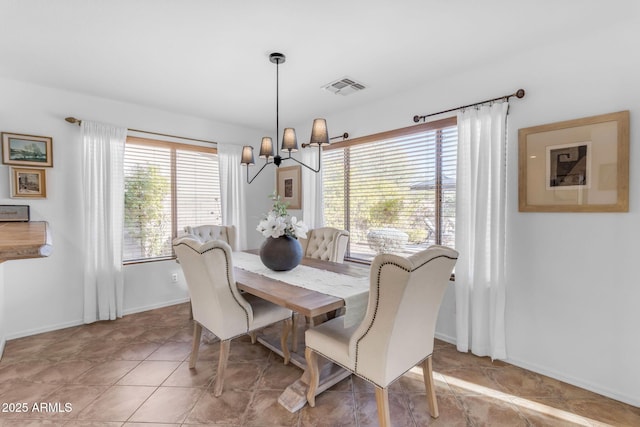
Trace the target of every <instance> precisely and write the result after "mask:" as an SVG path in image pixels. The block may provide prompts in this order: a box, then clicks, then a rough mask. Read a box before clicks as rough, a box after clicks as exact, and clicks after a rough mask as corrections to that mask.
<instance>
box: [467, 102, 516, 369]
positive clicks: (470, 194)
mask: <svg viewBox="0 0 640 427" xmlns="http://www.w3.org/2000/svg"><path fill="white" fill-rule="evenodd" d="M508 108H509V104H508V102H502V103H494V104H491V105H483V106H480V107H477V108H468V109H466V110H464V111H460V112H459V113H458V168H457V188H456V249H457V250H458V251H459V253H460V257H459V258H458V263H457V264H456V268H455V274H456V282H455V290H456V336H457V339H456V341H457V348H458V350H459V351H463V352H467V351H469V350H471V352H472V353H474V354H476V355H478V356H490V357H491V358H492V359H506V357H507V353H506V345H505V286H506V283H505V282H506V280H505V257H506V251H505V246H506V240H505V233H506V150H507V146H506V122H507V110H508Z"/></svg>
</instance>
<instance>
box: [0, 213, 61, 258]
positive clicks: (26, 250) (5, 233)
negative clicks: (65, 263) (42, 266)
mask: <svg viewBox="0 0 640 427" xmlns="http://www.w3.org/2000/svg"><path fill="white" fill-rule="evenodd" d="M52 250H53V246H52V245H51V234H50V233H49V225H48V224H47V223H46V222H45V221H34V222H0V263H2V262H5V261H8V260H12V259H26V258H42V257H47V256H49V255H51V251H52Z"/></svg>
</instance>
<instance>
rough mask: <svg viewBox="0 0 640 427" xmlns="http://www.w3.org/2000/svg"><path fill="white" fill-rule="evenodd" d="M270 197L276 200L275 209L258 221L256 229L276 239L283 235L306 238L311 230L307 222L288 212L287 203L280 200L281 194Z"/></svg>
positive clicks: (265, 235)
mask: <svg viewBox="0 0 640 427" xmlns="http://www.w3.org/2000/svg"><path fill="white" fill-rule="evenodd" d="M270 197H271V199H272V200H273V201H274V204H273V209H272V210H271V211H269V212H268V213H267V215H266V216H265V218H264V219H262V220H261V221H260V222H259V223H258V226H257V227H256V230H257V231H258V232H260V234H262V235H263V236H264V237H272V238H274V239H276V238H278V237H281V236H289V237H293V238H294V239H306V238H307V231H308V230H309V229H308V227H307V226H306V224H305V223H304V222H302V221H298V219H297V218H296V217H295V216H294V217H291V216H290V215H289V214H288V213H287V204H285V203H284V202H281V201H280V196H273V195H272V196H270Z"/></svg>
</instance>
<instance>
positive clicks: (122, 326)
mask: <svg viewBox="0 0 640 427" xmlns="http://www.w3.org/2000/svg"><path fill="white" fill-rule="evenodd" d="M191 326H192V323H191V321H190V320H189V315H188V305H187V304H181V305H177V306H173V307H167V308H162V309H158V310H152V311H148V312H145V313H139V314H134V315H129V316H125V317H124V318H122V319H119V320H117V321H114V322H100V323H95V324H92V325H85V326H79V327H74V328H69V329H64V330H59V331H54V332H49V333H45V334H40V335H35V336H31V337H26V338H21V339H17V340H12V341H9V342H8V343H7V346H6V349H5V354H4V357H3V359H2V361H1V362H0V402H1V403H2V405H3V407H2V408H1V409H2V412H0V426H12V427H14V426H15V427H18V426H40V425H47V426H62V425H64V426H131V427H133V426H146V427H149V426H179V425H185V426H186V425H209V426H256V427H258V426H259V427H263V426H264V427H266V426H327V427H335V426H362V427H364V426H375V425H377V415H376V404H375V397H374V393H373V388H372V387H371V386H370V385H369V384H367V383H365V382H363V381H361V380H359V379H357V378H353V377H352V378H349V379H346V380H344V381H342V382H341V383H339V384H338V385H336V386H334V387H333V388H332V389H330V390H328V391H326V392H324V393H323V394H321V395H320V396H319V397H318V398H317V400H316V407H315V408H310V407H308V406H306V407H305V408H303V409H302V410H301V411H299V412H298V413H295V414H291V413H289V412H288V411H286V410H285V409H283V408H282V407H281V406H280V405H278V403H277V398H278V396H279V395H280V393H281V392H282V391H283V390H284V388H285V387H286V386H287V385H288V384H290V383H291V382H293V381H294V380H296V379H297V378H298V377H299V376H300V374H301V371H300V370H299V369H298V368H296V367H295V366H284V365H283V364H282V359H281V358H280V357H279V356H277V355H274V354H272V353H271V352H270V351H268V350H266V349H265V348H264V347H262V346H261V345H259V344H257V345H252V344H251V343H250V341H249V339H248V338H239V339H237V340H234V341H233V342H232V344H231V355H230V362H229V366H228V369H227V373H226V376H225V389H224V392H223V394H222V396H221V397H219V398H215V397H213V394H212V381H213V378H214V375H215V374H214V372H215V369H214V368H215V363H216V360H217V358H216V356H217V348H218V344H217V343H216V342H214V340H213V338H212V337H211V336H209V337H205V339H204V342H203V344H202V346H201V351H200V359H199V362H198V365H197V369H195V370H189V368H188V366H187V363H188V362H187V359H188V356H189V352H190V340H191ZM434 370H435V372H436V373H435V374H434V375H435V378H436V384H437V393H438V403H439V407H440V417H439V418H438V419H437V420H434V419H431V418H430V417H429V415H428V412H427V404H426V399H425V390H424V385H423V383H422V380H421V373H420V372H419V371H416V372H409V373H407V374H406V375H405V376H404V377H402V378H401V379H400V380H399V381H397V382H396V383H395V384H393V385H392V386H391V388H390V397H389V399H390V404H391V418H392V422H393V425H394V426H396V427H400V426H427V425H434V426H435V425H441V426H573V425H582V426H606V425H611V426H640V408H637V407H633V406H629V405H625V404H623V403H620V402H617V401H615V400H611V399H608V398H605V397H602V396H599V395H597V394H594V393H591V392H588V391H586V390H582V389H579V388H576V387H573V386H570V385H567V384H564V383H561V382H559V381H556V380H554V379H551V378H548V377H545V376H542V375H537V374H534V373H532V372H529V371H526V370H524V369H520V368H517V367H515V366H512V365H508V364H505V363H491V361H490V360H488V359H487V358H478V357H475V356H472V355H468V354H462V353H458V352H457V351H456V350H455V348H454V347H453V346H452V345H450V344H447V343H443V342H440V341H436V349H435V351H434ZM22 403H24V404H26V412H17V411H18V409H20V408H22V407H23V406H22V405H21V404H22ZM42 403H44V404H49V405H48V406H45V407H40V406H35V408H34V405H40V404H42ZM16 404H18V405H17V406H16ZM65 405H66V406H65ZM37 409H41V410H37Z"/></svg>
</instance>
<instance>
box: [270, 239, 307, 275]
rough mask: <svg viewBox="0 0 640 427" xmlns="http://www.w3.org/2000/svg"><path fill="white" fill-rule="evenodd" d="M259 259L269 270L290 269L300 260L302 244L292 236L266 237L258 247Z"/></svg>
mask: <svg viewBox="0 0 640 427" xmlns="http://www.w3.org/2000/svg"><path fill="white" fill-rule="evenodd" d="M260 259H261V260H262V263H263V264H264V265H265V266H266V267H267V268H269V269H271V270H274V271H288V270H292V269H293V268H295V267H296V266H297V265H298V264H300V261H301V260H302V246H301V245H300V242H298V240H297V239H294V238H293V237H289V236H280V237H276V238H275V239H274V238H273V237H267V240H265V241H264V243H262V246H261V247H260Z"/></svg>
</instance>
